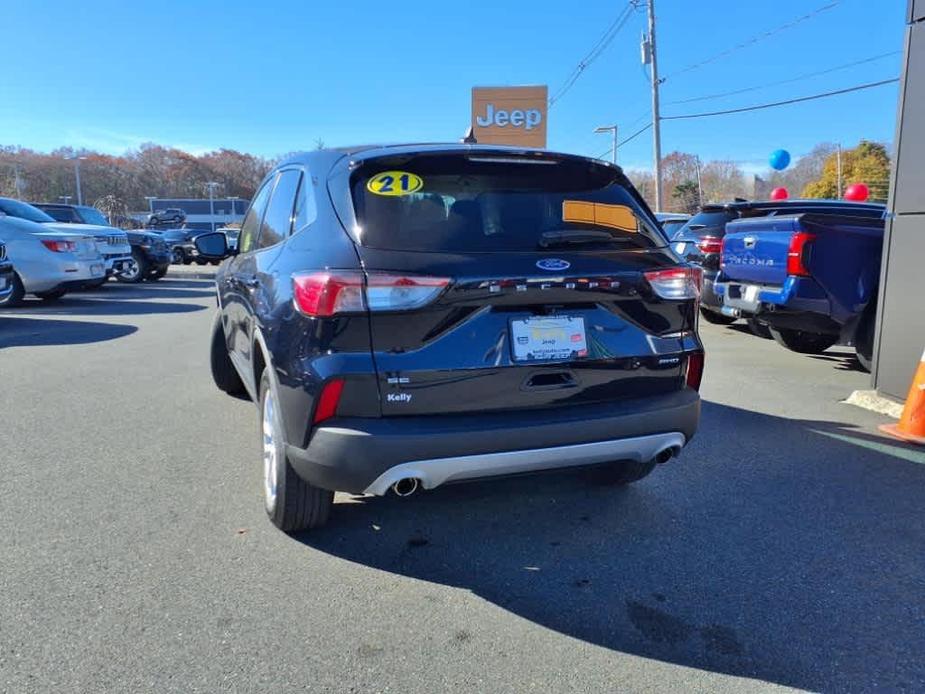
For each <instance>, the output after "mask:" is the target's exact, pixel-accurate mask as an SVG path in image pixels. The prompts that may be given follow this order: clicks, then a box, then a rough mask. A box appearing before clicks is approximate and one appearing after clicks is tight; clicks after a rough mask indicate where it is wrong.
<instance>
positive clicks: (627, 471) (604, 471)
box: [595, 460, 655, 486]
mask: <svg viewBox="0 0 925 694" xmlns="http://www.w3.org/2000/svg"><path fill="white" fill-rule="evenodd" d="M654 469H655V461H654V460H650V461H648V462H645V463H637V462H633V461H621V462H618V463H613V464H611V465H608V466H606V467H602V468H600V469H598V470H595V472H596V473H597V474H596V475H595V479H596V481H598V482H599V483H600V484H608V485H615V486H623V485H626V484H632V483H633V482H638V481H639V480H641V479H642V478H643V477H646V476H647V475H648V474H649V473H650V472H652V470H654Z"/></svg>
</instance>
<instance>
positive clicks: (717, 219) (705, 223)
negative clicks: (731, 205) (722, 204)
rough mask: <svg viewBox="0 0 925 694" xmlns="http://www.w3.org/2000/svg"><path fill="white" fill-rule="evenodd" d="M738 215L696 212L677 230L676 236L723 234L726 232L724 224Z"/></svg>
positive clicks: (723, 212) (724, 212)
mask: <svg viewBox="0 0 925 694" xmlns="http://www.w3.org/2000/svg"><path fill="white" fill-rule="evenodd" d="M737 216H738V215H736V214H735V213H734V212H727V211H725V210H721V211H718V212H698V213H697V214H695V215H694V216H693V217H691V218H690V219H689V220H687V223H686V224H685V225H684V226H683V227H681V228H680V229H678V231H677V234H676V235H677V236H686V235H689V234H692V235H694V236H710V235H715V234H717V233H718V234H723V233H725V231H726V222H731V221H732V220H733V219H736V218H737Z"/></svg>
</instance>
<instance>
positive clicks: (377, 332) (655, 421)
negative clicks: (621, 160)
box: [197, 145, 703, 530]
mask: <svg viewBox="0 0 925 694" xmlns="http://www.w3.org/2000/svg"><path fill="white" fill-rule="evenodd" d="M197 244H198V246H199V251H200V252H201V253H203V254H204V255H206V256H211V257H217V256H221V255H223V254H224V253H226V252H228V250H227V249H226V248H225V241H224V237H223V236H222V235H212V234H206V235H204V236H202V237H200V238H199V239H198V240H197ZM217 290H218V298H219V306H220V310H219V313H218V316H217V318H216V322H215V326H214V332H213V339H212V352H211V360H212V369H213V375H214V378H215V381H216V383H217V385H218V386H219V387H220V388H222V389H223V390H225V391H227V392H242V393H243V392H246V393H248V394H249V395H250V396H251V397H252V398H253V399H254V401H255V402H258V403H259V406H260V429H261V436H262V444H263V450H264V472H265V476H264V477H265V499H266V508H267V512H268V514H269V515H270V517H271V519H272V520H273V522H274V523H275V524H276V525H277V526H279V527H280V528H282V529H284V530H297V529H302V528H307V527H314V526H318V525H321V524H323V523H324V522H325V520H326V519H327V517H328V513H329V511H330V508H331V504H332V499H333V493H334V491H346V492H352V493H367V494H377V495H382V494H385V493H386V492H387V491H388V490H389V489H395V490H396V491H397V492H398V493H410V492H411V491H414V489H416V488H418V487H422V488H424V489H431V488H433V487H436V486H439V485H441V484H445V483H450V482H457V481H463V480H471V479H483V478H490V477H493V476H500V475H511V474H520V473H528V472H537V471H541V470H550V469H557V468H563V467H577V466H592V465H593V466H603V467H605V468H606V470H607V472H608V473H609V476H610V478H611V479H612V480H613V481H614V482H616V483H628V482H632V481H635V480H638V479H640V478H642V477H644V476H645V475H647V474H648V473H649V472H650V471H651V470H652V469H653V467H654V466H655V464H656V462H661V461H664V460H667V459H668V458H670V457H672V456H673V455H675V454H677V453H678V452H679V451H680V450H681V448H682V447H683V446H684V445H685V444H686V443H687V442H688V441H689V440H690V439H691V437H692V436H693V435H694V432H695V430H696V428H697V423H698V419H699V412H700V400H699V396H698V393H697V389H698V388H699V385H700V377H701V373H702V368H703V348H702V346H701V343H700V341H699V338H698V336H697V333H696V316H697V305H696V304H697V299H698V296H699V291H700V273H699V270H698V269H696V268H691V267H688V266H684V265H678V261H677V258H676V257H675V256H674V255H672V253H671V252H670V251H669V250H668V248H667V245H666V239H665V238H664V237H663V235H662V233H661V231H660V228H659V227H658V224H657V223H656V221H655V219H654V217H653V216H652V214H651V212H650V211H649V210H648V208H647V207H646V206H645V203H644V202H643V201H642V200H641V198H640V197H639V195H638V194H637V193H636V191H635V190H634V189H633V188H632V185H631V184H630V183H629V181H628V180H627V179H626V177H625V176H624V175H623V173H622V172H621V171H620V169H618V168H616V167H613V166H611V165H609V164H604V163H602V162H599V161H596V160H590V159H586V158H582V157H575V156H569V155H560V154H552V153H548V152H542V151H532V150H521V149H514V148H498V147H487V146H477V145H476V146H472V145H468V146H466V145H429V146H400V147H377V148H361V149H356V150H328V151H320V152H312V153H308V154H304V155H300V156H297V157H295V158H293V159H292V160H290V161H288V162H286V163H284V164H281V165H280V166H279V167H278V168H277V169H276V170H274V171H273V172H272V173H271V174H270V175H269V176H268V177H267V179H266V180H265V181H264V183H263V185H262V186H261V188H260V189H259V191H258V193H257V195H256V196H255V198H254V201H253V202H252V205H251V208H250V210H249V211H248V213H247V215H246V217H245V220H244V222H243V225H242V229H241V234H240V240H239V244H238V247H237V249H236V254H235V255H233V256H232V257H230V258H229V259H228V260H227V261H226V262H225V263H223V265H222V267H221V268H220V270H219V272H218V274H217Z"/></svg>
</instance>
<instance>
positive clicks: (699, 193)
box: [695, 157, 703, 208]
mask: <svg viewBox="0 0 925 694" xmlns="http://www.w3.org/2000/svg"><path fill="white" fill-rule="evenodd" d="M695 161H696V162H697V207H698V208H700V207H703V181H702V180H701V179H700V157H697V158H696V159H695Z"/></svg>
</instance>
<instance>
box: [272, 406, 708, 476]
mask: <svg viewBox="0 0 925 694" xmlns="http://www.w3.org/2000/svg"><path fill="white" fill-rule="evenodd" d="M699 420H700V396H699V395H698V394H697V393H696V392H695V391H693V390H691V389H689V388H685V389H684V390H681V391H677V392H674V393H670V394H668V395H659V396H654V397H649V398H638V399H634V400H627V401H624V402H617V403H610V404H606V405H589V406H582V407H571V408H556V409H549V410H530V411H521V412H510V413H497V412H492V413H487V414H477V415H456V416H435V417H391V418H382V419H375V418H370V419H365V418H359V417H354V418H338V419H335V420H331V423H330V424H328V425H327V426H323V427H320V428H318V429H317V430H316V431H315V432H314V434H313V435H312V438H311V441H310V443H309V445H308V447H307V448H305V449H301V448H297V447H294V446H289V447H288V448H287V452H288V454H289V460H290V462H291V463H292V466H293V468H294V469H295V470H296V472H297V473H298V474H299V475H300V476H301V477H302V478H303V479H305V480H306V481H308V482H310V483H311V484H313V485H315V486H318V487H322V488H324V489H332V490H336V491H345V492H351V493H355V494H359V493H371V494H383V493H385V491H386V490H387V489H388V487H389V486H390V485H391V484H392V483H393V482H395V481H397V480H398V479H401V478H404V477H416V478H419V479H420V480H421V481H422V483H423V486H424V487H425V488H431V487H435V486H438V485H440V484H443V483H447V482H455V481H461V480H469V479H478V478H485V477H494V476H500V475H510V474H519V473H524V472H539V471H542V470H551V469H557V468H564V467H572V466H576V465H590V464H595V463H602V462H609V461H618V460H650V459H652V458H654V457H655V456H656V455H657V454H658V453H659V452H661V451H663V450H666V449H679V448H681V447H683V446H684V445H685V444H686V443H687V442H688V441H690V439H691V438H692V437H693V436H694V433H695V432H696V430H697V425H698V423H699Z"/></svg>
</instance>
